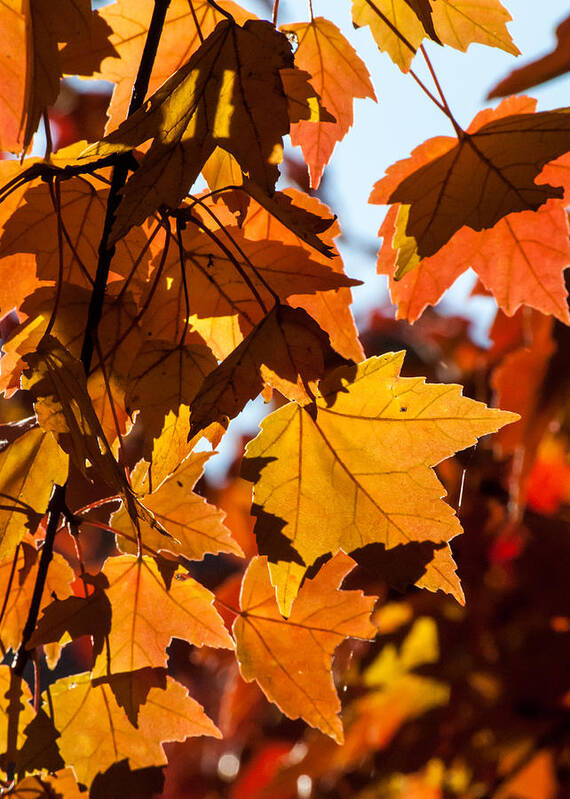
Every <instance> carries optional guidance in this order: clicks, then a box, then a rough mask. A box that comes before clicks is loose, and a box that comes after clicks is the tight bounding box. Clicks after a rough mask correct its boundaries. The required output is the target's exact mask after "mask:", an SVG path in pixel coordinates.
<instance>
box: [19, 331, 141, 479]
mask: <svg viewBox="0 0 570 799" xmlns="http://www.w3.org/2000/svg"><path fill="white" fill-rule="evenodd" d="M26 361H27V363H28V366H29V369H28V371H27V374H26V379H25V383H24V386H25V387H26V388H27V389H29V390H31V391H32V395H33V397H34V402H35V410H36V414H37V416H38V420H39V422H40V426H41V427H42V428H43V429H44V430H46V431H49V432H50V433H53V434H54V435H56V436H57V438H58V440H59V441H60V443H61V446H62V448H63V449H64V450H65V451H67V452H69V454H70V455H71V457H72V459H73V461H74V463H75V465H76V466H77V468H78V469H79V470H80V471H83V472H86V469H87V468H88V465H89V464H90V465H92V466H93V467H94V468H95V469H96V471H97V473H98V475H99V476H100V477H101V478H102V479H103V480H105V482H106V483H107V485H108V486H110V487H111V488H113V489H114V490H115V491H117V492H118V493H124V492H127V493H129V488H128V485H127V483H126V480H125V477H124V475H123V473H122V472H121V469H120V468H119V466H118V464H117V462H116V460H115V459H114V457H113V454H112V452H111V450H110V448H109V444H108V443H107V441H106V439H105V434H104V433H103V430H102V428H101V424H100V422H99V419H98V418H97V415H96V413H95V411H94V409H93V405H92V404H91V399H90V397H89V394H88V392H87V383H86V379H85V372H84V369H83V365H82V364H81V363H80V362H79V361H77V360H76V359H75V358H73V357H72V356H71V355H70V354H69V352H68V351H67V350H66V349H65V347H62V345H61V344H60V343H59V341H58V340H57V339H55V338H53V337H51V336H48V337H46V338H43V339H42V340H41V342H40V343H39V345H38V349H37V351H36V352H35V353H30V354H28V355H27V356H26Z"/></svg>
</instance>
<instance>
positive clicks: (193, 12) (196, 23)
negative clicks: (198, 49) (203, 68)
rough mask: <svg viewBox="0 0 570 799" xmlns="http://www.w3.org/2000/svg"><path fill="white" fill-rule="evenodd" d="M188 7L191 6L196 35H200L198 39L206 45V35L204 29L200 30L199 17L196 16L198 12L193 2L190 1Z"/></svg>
mask: <svg viewBox="0 0 570 799" xmlns="http://www.w3.org/2000/svg"><path fill="white" fill-rule="evenodd" d="M188 5H189V6H190V13H191V14H192V19H193V20H194V25H195V26H196V33H197V34H198V38H199V39H200V44H204V34H203V33H202V29H201V28H200V23H199V22H198V17H197V16H196V11H195V10H194V3H193V2H192V0H188Z"/></svg>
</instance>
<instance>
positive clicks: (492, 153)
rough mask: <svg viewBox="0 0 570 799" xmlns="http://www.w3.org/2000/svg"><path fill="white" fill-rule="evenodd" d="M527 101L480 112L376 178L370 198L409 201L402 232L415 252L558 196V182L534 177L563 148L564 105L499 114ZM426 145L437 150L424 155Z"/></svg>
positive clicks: (426, 252) (430, 250) (569, 121)
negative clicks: (457, 132)
mask: <svg viewBox="0 0 570 799" xmlns="http://www.w3.org/2000/svg"><path fill="white" fill-rule="evenodd" d="M528 102H529V101H528V100H527V99H526V98H522V99H521V100H519V99H518V98H517V100H515V101H512V102H511V103H509V101H505V103H503V104H501V105H500V106H499V108H498V109H497V110H496V111H495V112H492V111H483V112H481V113H480V114H478V115H477V116H476V117H475V119H474V120H473V122H472V123H471V125H470V127H469V128H468V130H467V131H464V132H462V135H461V138H460V139H459V140H457V139H453V138H443V137H439V138H437V139H435V140H431V142H430V144H429V145H428V144H427V143H426V145H422V146H421V147H420V148H418V149H417V150H416V151H415V152H414V153H413V155H412V158H411V159H408V160H407V161H400V162H398V163H397V164H395V165H394V166H393V167H390V168H389V169H388V171H387V177H386V178H384V179H383V180H380V181H379V182H378V183H377V184H376V185H375V187H374V190H373V192H372V194H371V196H370V202H372V203H378V204H384V203H395V202H401V203H403V204H405V205H409V206H410V208H409V214H408V220H407V225H406V235H407V236H409V237H413V238H414V239H415V246H416V249H417V252H418V255H419V256H420V257H426V256H430V255H434V254H435V253H437V252H438V250H440V249H441V247H442V246H443V245H444V244H446V243H447V242H448V241H449V239H450V238H451V237H452V236H453V234H454V233H455V232H456V231H458V230H459V229H460V228H461V227H463V225H467V226H469V227H470V228H472V229H473V230H477V231H478V230H483V229H485V228H491V227H493V225H495V224H496V223H497V222H498V221H499V220H500V219H502V218H503V217H505V216H507V215H508V214H511V213H513V212H517V211H536V210H537V209H538V208H540V206H541V205H543V204H544V203H545V202H546V201H547V200H548V199H549V198H553V197H558V198H560V197H562V196H563V190H562V188H560V187H553V186H550V185H548V184H547V185H543V184H537V183H536V182H535V180H534V179H535V178H536V177H537V176H538V174H539V173H540V172H541V170H542V168H543V167H544V165H545V164H546V163H547V162H548V161H553V160H554V159H555V158H558V157H559V156H560V155H563V154H564V153H565V152H566V151H567V150H568V133H569V131H570V110H569V109H564V108H561V109H558V110H557V111H543V112H539V113H536V114H535V113H512V112H511V113H510V115H508V116H505V113H508V111H507V109H509V110H510V109H512V108H513V106H514V107H517V106H518V107H520V103H528ZM428 147H429V148H431V149H433V150H435V151H436V153H437V155H434V156H431V157H430V158H429V159H426V158H425V156H426V154H427V151H428ZM418 158H419V159H421V162H422V165H421V166H419V167H417V166H416V163H417V161H416V159H418ZM402 178H403V179H402Z"/></svg>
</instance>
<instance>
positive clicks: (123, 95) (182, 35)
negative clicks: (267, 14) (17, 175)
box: [94, 0, 256, 130]
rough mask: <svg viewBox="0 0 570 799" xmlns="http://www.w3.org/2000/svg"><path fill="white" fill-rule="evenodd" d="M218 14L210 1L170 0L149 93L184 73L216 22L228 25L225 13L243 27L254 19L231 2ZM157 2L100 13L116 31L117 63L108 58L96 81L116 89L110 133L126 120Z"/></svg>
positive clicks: (122, 2)
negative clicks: (182, 69)
mask: <svg viewBox="0 0 570 799" xmlns="http://www.w3.org/2000/svg"><path fill="white" fill-rule="evenodd" d="M217 5H218V7H219V8H220V9H222V11H220V10H218V9H217V8H214V6H212V5H211V4H210V3H208V2H207V0H192V7H191V8H190V6H189V3H188V0H171V2H170V3H169V6H168V10H167V12H166V18H165V20H164V26H163V29H162V35H161V37H160V42H159V45H158V49H157V53H156V59H155V62H154V65H153V69H152V74H151V76H150V81H149V88H148V92H149V93H153V92H155V91H156V90H157V89H158V88H159V87H160V86H161V85H162V84H163V83H164V81H165V80H167V78H169V77H170V76H171V75H172V73H173V72H176V70H178V69H180V67H181V66H183V64H185V63H186V61H188V59H189V58H190V56H191V55H192V54H193V53H194V52H195V51H196V50H197V49H198V48H199V46H200V43H201V42H202V41H203V40H204V39H206V38H207V37H208V36H209V35H210V34H211V33H213V31H214V29H215V27H216V25H217V24H218V22H221V21H222V20H223V19H225V16H224V14H223V11H225V12H227V13H229V14H231V15H232V17H233V18H234V20H235V21H236V22H237V23H238V24H239V25H242V24H243V23H244V22H245V21H246V20H248V19H255V18H256V17H255V14H252V13H250V12H248V11H245V10H244V9H243V8H240V6H238V5H237V4H236V3H232V2H231V0H219V2H218V4H217ZM153 10H154V0H139V1H138V2H137V4H136V5H135V6H133V4H132V3H131V2H129V0H118V2H116V3H111V4H110V5H107V6H105V7H104V8H102V9H101V10H100V12H99V13H100V15H101V18H102V19H103V20H104V21H105V22H106V24H107V25H109V26H110V28H111V29H112V31H113V32H112V34H111V36H110V43H111V45H112V46H113V49H114V51H115V53H116V55H117V57H115V58H114V57H109V56H108V54H107V57H105V58H104V59H103V61H102V63H101V67H100V69H99V71H98V72H97V73H96V74H95V75H94V77H97V78H99V79H100V80H107V81H111V82H112V83H115V84H116V85H115V87H114V89H113V97H112V99H111V104H110V106H109V110H108V116H109V121H108V125H107V130H112V129H113V128H116V127H118V125H119V124H120V123H121V122H122V121H123V120H124V119H125V117H126V116H127V111H128V108H129V102H130V99H131V91H132V86H133V83H134V81H135V78H136V75H137V69H138V65H139V63H140V59H141V57H142V54H143V49H144V44H145V40H146V35H147V30H148V25H149V22H150V20H151V18H152V13H153Z"/></svg>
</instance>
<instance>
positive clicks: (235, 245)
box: [143, 221, 357, 359]
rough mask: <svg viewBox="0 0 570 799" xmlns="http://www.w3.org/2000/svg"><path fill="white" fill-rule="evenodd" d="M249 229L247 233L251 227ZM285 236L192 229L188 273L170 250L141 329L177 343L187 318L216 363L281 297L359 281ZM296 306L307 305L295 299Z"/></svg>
mask: <svg viewBox="0 0 570 799" xmlns="http://www.w3.org/2000/svg"><path fill="white" fill-rule="evenodd" d="M244 230H247V231H249V226H248V222H247V221H246V222H245V223H244ZM280 238H281V237H280V235H279V231H277V230H276V231H275V234H274V235H273V236H271V237H261V236H259V237H257V236H256V237H255V240H253V238H246V236H245V235H244V232H243V231H242V230H240V228H239V227H238V226H237V225H227V226H225V227H224V229H223V230H222V229H221V228H215V229H214V230H212V233H211V235H208V234H207V233H206V232H204V231H203V230H201V229H199V226H198V225H192V226H191V227H189V228H188V229H187V230H186V231H184V232H183V234H182V243H183V251H184V270H185V271H184V273H182V269H181V264H180V256H179V252H178V249H177V248H176V249H175V248H174V247H173V248H172V249H170V250H169V252H168V256H167V260H166V264H165V266H164V268H163V271H162V274H161V275H160V276H159V278H160V279H159V282H158V283H157V285H156V287H154V290H153V294H152V299H151V301H150V302H151V304H150V309H151V313H149V315H148V317H147V318H146V319H144V320H143V329H144V330H145V331H146V330H150V331H152V334H153V336H154V337H160V338H164V339H171V340H176V339H177V338H179V337H180V336H181V334H182V332H183V331H184V327H185V323H186V319H188V318H189V320H190V323H191V326H192V327H193V328H194V329H195V330H197V331H198V333H200V335H201V336H202V338H203V339H204V340H205V341H206V343H207V344H208V346H209V347H210V349H211V350H212V351H213V352H214V354H215V355H216V357H217V358H220V359H223V358H226V357H227V356H228V355H230V353H231V352H232V351H233V350H234V349H235V348H236V347H237V346H238V344H239V343H240V342H241V341H242V339H243V338H244V336H245V335H247V333H249V332H250V330H252V329H253V328H254V327H255V326H256V324H258V323H259V322H260V321H261V320H262V319H263V318H264V316H265V315H266V313H267V312H268V311H269V310H270V309H271V308H272V307H273V305H274V304H275V300H276V297H278V298H280V299H281V300H286V299H287V298H288V297H289V296H290V295H291V294H292V292H293V291H295V292H296V293H297V292H298V293H299V294H306V295H314V294H315V295H317V296H319V297H320V296H321V294H322V293H325V292H326V293H329V292H333V291H334V290H335V289H338V288H342V287H345V286H351V285H354V284H355V283H356V282H357V281H354V280H352V279H351V278H348V277H346V276H345V275H344V274H343V273H342V266H341V265H339V266H338V267H337V268H336V269H333V268H332V267H331V262H330V261H329V260H328V259H326V258H324V257H321V256H319V255H318V254H316V253H315V254H314V257H313V255H312V254H313V253H314V251H313V250H310V251H309V248H300V247H298V246H297V247H295V246H293V242H292V241H291V242H290V243H289V242H287V243H286V244H283V243H281V241H280ZM297 241H298V240H297V239H295V242H296V243H297ZM310 253H311V254H310ZM335 266H336V265H335ZM186 290H187V292H188V298H187V297H186ZM187 301H188V304H187ZM292 302H293V301H292ZM293 304H295V305H301V304H302V303H301V302H300V301H299V299H298V297H297V296H296V297H295V300H294V303H293ZM317 304H318V303H317ZM188 310H189V312H190V314H189V316H188V315H187V314H188ZM308 310H309V313H310V312H311V311H310V307H309V308H308ZM346 313H348V309H346V312H345V315H346ZM317 321H318V320H317ZM337 325H338V322H337V323H336V325H335V329H336V327H337Z"/></svg>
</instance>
